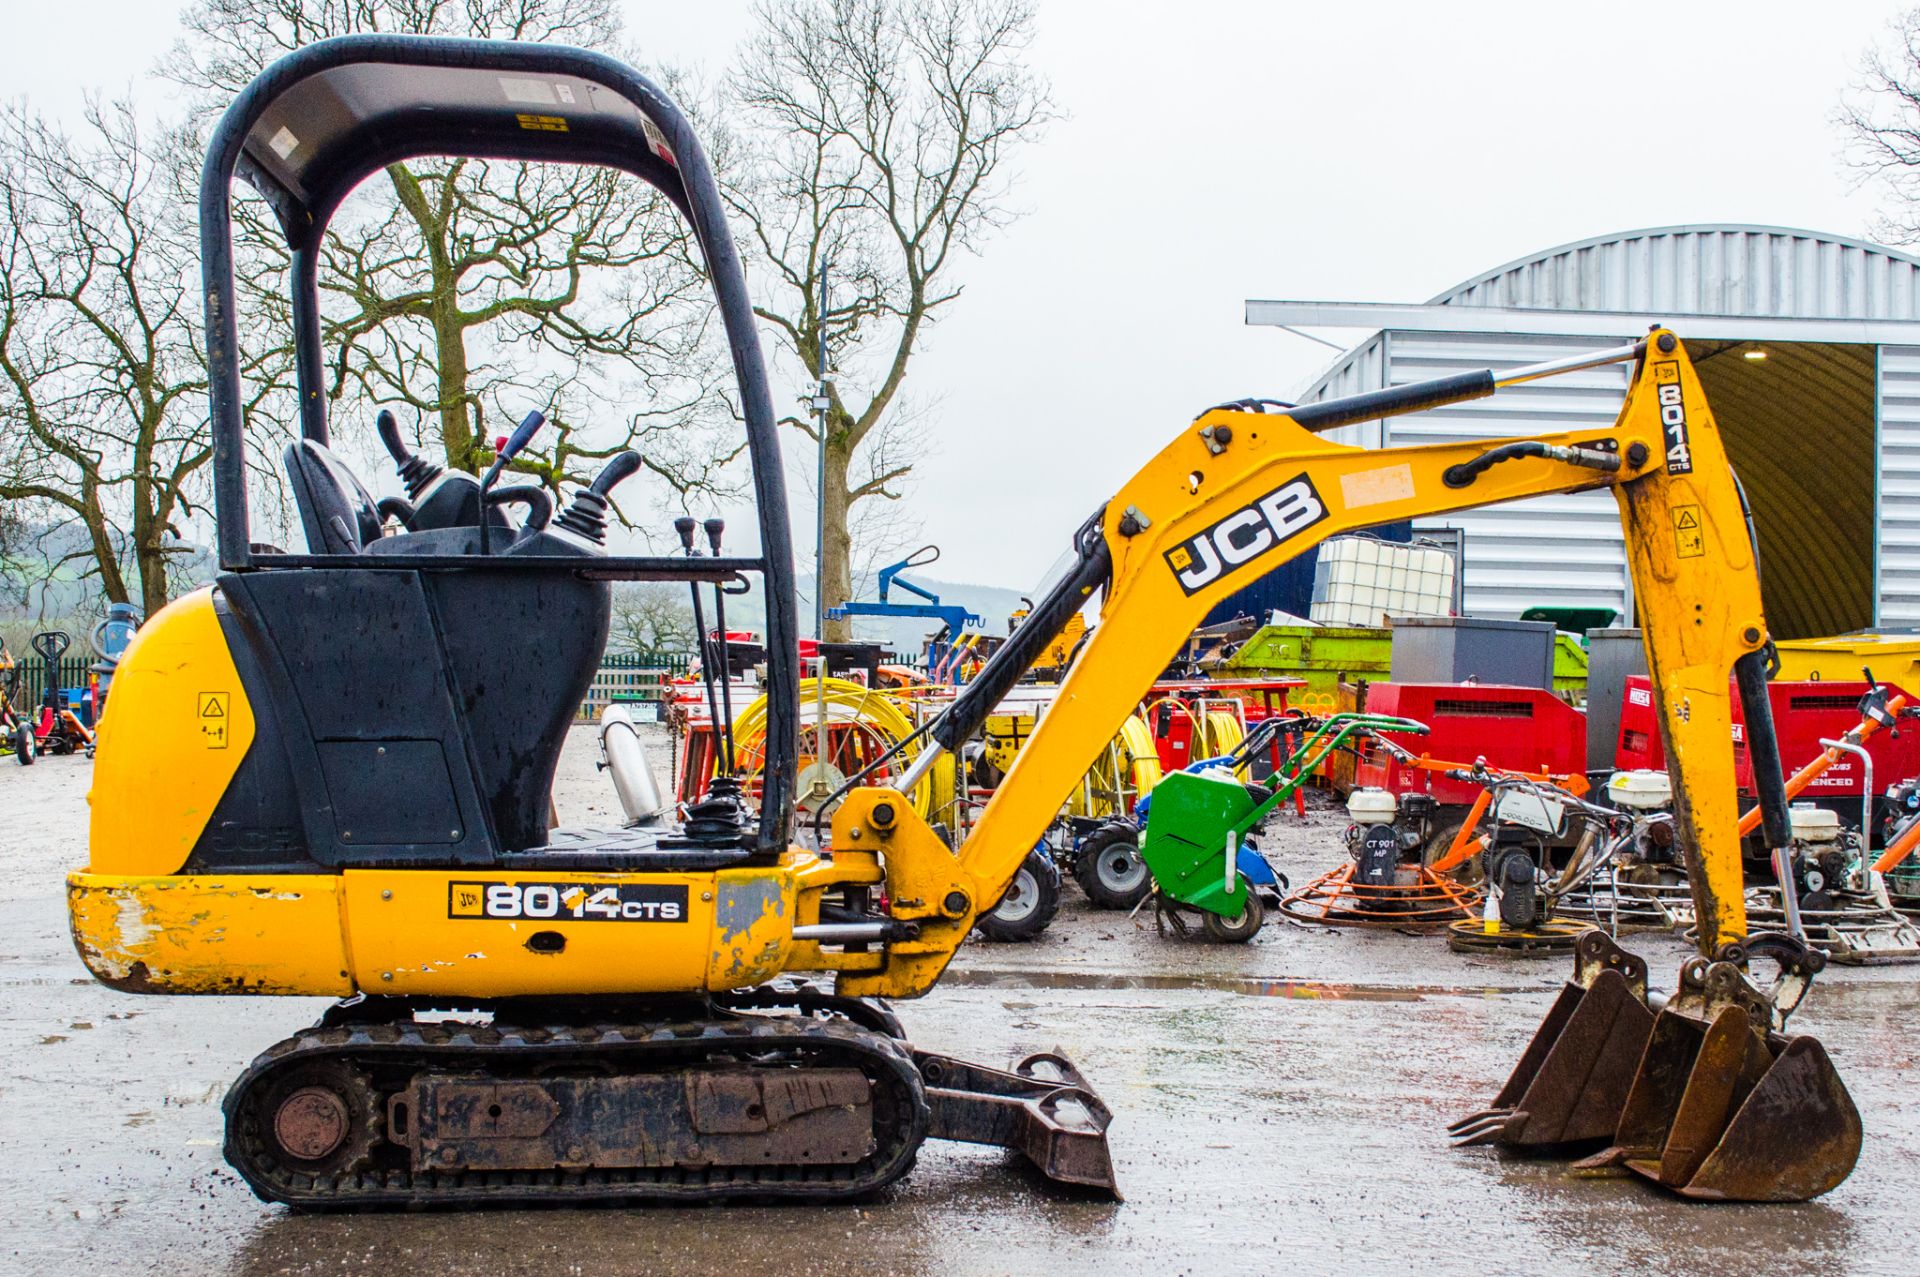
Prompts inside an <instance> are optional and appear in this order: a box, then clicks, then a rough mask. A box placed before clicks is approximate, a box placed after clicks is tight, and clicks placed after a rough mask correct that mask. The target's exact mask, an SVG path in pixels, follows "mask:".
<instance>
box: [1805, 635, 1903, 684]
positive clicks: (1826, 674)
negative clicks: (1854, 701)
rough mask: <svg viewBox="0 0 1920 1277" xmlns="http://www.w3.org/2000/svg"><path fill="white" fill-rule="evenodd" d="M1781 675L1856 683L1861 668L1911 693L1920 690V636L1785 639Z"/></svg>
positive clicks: (1834, 636)
mask: <svg viewBox="0 0 1920 1277" xmlns="http://www.w3.org/2000/svg"><path fill="white" fill-rule="evenodd" d="M1777 646H1778V647H1779V648H1780V677H1781V678H1783V679H1787V680H1790V681H1793V682H1807V681H1809V680H1814V679H1819V680H1823V681H1826V682H1844V683H1857V682H1859V681H1860V678H1861V674H1860V671H1861V669H1862V668H1863V667H1864V668H1867V669H1870V670H1872V671H1873V676H1874V677H1875V678H1877V679H1881V680H1883V681H1885V682H1888V683H1892V684H1893V685H1894V686H1895V687H1898V688H1900V689H1902V690H1903V691H1908V692H1920V635H1916V634H1876V633H1873V632H1871V631H1862V632H1860V633H1858V634H1835V635H1833V636H1831V637H1829V638H1811V639H1783V640H1781V641H1780V643H1779V644H1778V645H1777Z"/></svg>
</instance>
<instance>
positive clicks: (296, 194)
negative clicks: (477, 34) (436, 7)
mask: <svg viewBox="0 0 1920 1277" xmlns="http://www.w3.org/2000/svg"><path fill="white" fill-rule="evenodd" d="M478 43H479V42H473V41H464V40H433V41H419V40H411V41H406V42H405V45H404V48H403V45H402V44H401V42H400V41H398V40H396V39H394V38H391V37H377V36H376V37H349V38H346V39H342V40H332V41H327V42H325V43H322V44H318V45H314V46H311V48H309V49H307V50H303V51H302V53H305V54H310V55H313V56H311V57H310V58H309V59H307V60H308V61H311V62H313V63H315V64H316V65H317V66H318V69H317V70H315V71H314V72H313V73H312V74H308V75H305V76H301V77H297V78H296V73H297V71H298V68H297V67H294V68H288V67H286V66H284V64H283V66H282V67H280V68H276V70H279V71H281V72H282V73H281V74H278V75H275V76H273V77H272V78H271V79H270V80H264V79H263V81H262V82H257V83H256V84H255V85H254V86H253V88H251V89H250V90H249V91H248V93H247V95H246V96H245V97H243V98H242V99H241V101H240V102H239V103H236V106H235V110H236V111H244V112H245V114H246V116H247V117H249V118H247V119H246V120H245V134H244V141H243V143H242V153H241V156H240V158H239V161H238V163H237V164H236V165H235V166H234V171H235V172H236V173H237V174H238V175H239V176H241V177H243V178H245V179H246V180H247V181H248V182H249V183H251V184H252V185H253V186H254V187H256V188H257V189H259V191H260V192H261V194H263V195H264V196H265V197H266V198H267V200H268V202H269V203H270V204H272V206H273V208H274V210H275V212H276V213H277V214H278V215H279V218H280V223H281V226H282V228H283V229H284V230H285V232H286V235H287V240H288V242H289V243H291V244H295V245H298V244H299V243H301V242H303V241H307V240H309V239H310V238H312V237H314V236H315V235H316V234H317V233H318V231H319V230H320V229H322V228H324V226H325V224H326V221H327V219H328V218H329V217H330V216H331V215H332V213H333V211H334V209H336V208H337V207H338V206H339V204H340V202H341V200H343V199H344V198H345V197H346V195H347V193H348V192H350V191H351V190H352V189H353V188H354V187H355V186H357V185H358V184H359V183H360V182H361V181H362V180H364V179H365V178H366V177H367V176H368V175H369V174H371V173H373V172H376V171H377V170H379V169H380V168H381V167H383V166H385V165H387V164H390V163H393V162H395V161H399V160H405V159H409V158H412V157H415V156H419V155H428V154H440V155H464V156H475V157H486V158H494V159H518V160H539V161H548V162H556V163H565V164H602V165H606V166H608V167H611V168H618V169H623V170H625V171H627V172H630V173H633V174H635V175H636V176H638V177H641V178H643V179H645V180H646V181H648V182H651V183H652V184H653V185H654V186H657V187H659V188H660V189H661V190H662V191H663V192H665V193H666V194H667V195H668V196H669V197H671V198H672V199H673V200H674V202H675V203H676V204H678V205H679V206H680V208H681V210H682V212H688V211H689V210H688V198H687V192H686V187H685V184H684V182H683V181H682V179H681V176H680V171H679V165H680V161H679V158H678V155H679V154H680V151H681V150H682V149H685V148H686V140H685V139H682V140H681V146H680V147H679V148H676V146H675V145H674V141H673V140H672V135H673V134H674V133H677V132H680V131H682V130H683V129H684V127H685V125H684V121H683V119H682V118H681V116H680V113H679V111H678V110H676V109H675V108H674V107H673V105H672V103H670V102H669V101H668V100H667V99H666V98H665V97H664V96H662V95H660V94H659V93H658V91H657V90H655V89H654V88H653V86H652V85H651V84H648V83H647V82H646V81H645V80H643V79H642V78H641V77H639V76H637V75H635V74H634V73H633V72H632V71H631V70H629V69H628V68H626V67H623V66H620V65H619V64H617V63H612V62H609V61H608V60H607V59H604V58H601V57H599V56H598V55H595V54H591V53H587V52H585V51H583V50H577V49H555V48H550V47H549V48H541V49H539V50H537V55H538V56H533V57H527V58H524V59H519V60H520V61H523V62H524V63H526V65H522V66H504V65H502V62H503V61H505V59H503V58H502V57H500V56H499V54H498V53H497V52H494V50H497V49H499V48H501V47H502V46H499V45H491V46H481V47H485V48H487V49H488V56H487V57H486V58H484V59H482V58H479V57H476V56H468V57H466V58H460V57H458V56H457V55H458V53H459V51H460V50H461V49H462V48H463V47H464V48H468V49H472V48H474V47H475V46H476V45H477V44H478ZM423 45H427V46H428V47H435V46H438V48H439V49H443V50H444V51H445V52H446V53H447V54H449V55H454V56H450V57H448V58H446V59H445V62H446V64H445V65H430V66H423V65H421V62H420V58H421V50H422V46H423ZM506 47H509V48H511V47H514V46H506ZM402 52H404V54H405V57H404V60H401V59H400V58H398V57H395V58H393V59H391V60H382V56H383V54H385V53H391V54H394V55H398V54H401V53H402ZM530 52H533V51H531V50H530ZM343 53H344V54H351V55H352V60H351V61H345V62H340V61H338V59H337V56H328V55H338V54H343ZM295 56H296V57H299V56H300V55H295ZM330 63H331V65H329V64H330ZM609 72H612V73H613V74H609ZM230 119H231V117H230Z"/></svg>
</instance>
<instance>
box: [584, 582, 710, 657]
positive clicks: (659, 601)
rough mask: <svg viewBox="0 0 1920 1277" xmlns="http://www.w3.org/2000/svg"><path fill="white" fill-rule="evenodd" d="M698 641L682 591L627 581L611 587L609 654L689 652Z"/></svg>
mask: <svg viewBox="0 0 1920 1277" xmlns="http://www.w3.org/2000/svg"><path fill="white" fill-rule="evenodd" d="M698 638H699V634H698V633H697V627H696V626H695V625H694V623H693V607H692V605H691V604H690V603H689V602H688V597H687V591H686V590H685V589H684V588H683V587H681V586H677V585H665V584H662V583H660V582H657V581H656V582H648V581H626V582H622V583H621V584H619V585H617V586H615V587H614V591H613V627H612V633H611V634H610V635H609V636H608V639H607V650H608V651H611V652H691V651H693V649H694V646H695V643H696V640H697V639H698Z"/></svg>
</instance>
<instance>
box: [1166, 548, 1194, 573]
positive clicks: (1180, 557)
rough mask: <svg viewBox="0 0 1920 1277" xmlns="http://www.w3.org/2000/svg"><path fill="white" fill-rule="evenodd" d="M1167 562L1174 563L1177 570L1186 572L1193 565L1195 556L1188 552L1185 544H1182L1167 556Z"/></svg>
mask: <svg viewBox="0 0 1920 1277" xmlns="http://www.w3.org/2000/svg"><path fill="white" fill-rule="evenodd" d="M1167 562H1169V563H1171V564H1173V566H1174V568H1175V570H1176V571H1181V572H1184V571H1186V570H1187V569H1188V568H1190V567H1192V566H1193V556H1192V555H1191V554H1189V553H1187V549H1186V547H1185V546H1181V547H1180V548H1179V549H1177V550H1175V551H1174V552H1173V553H1172V554H1169V555H1168V556H1167Z"/></svg>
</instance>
